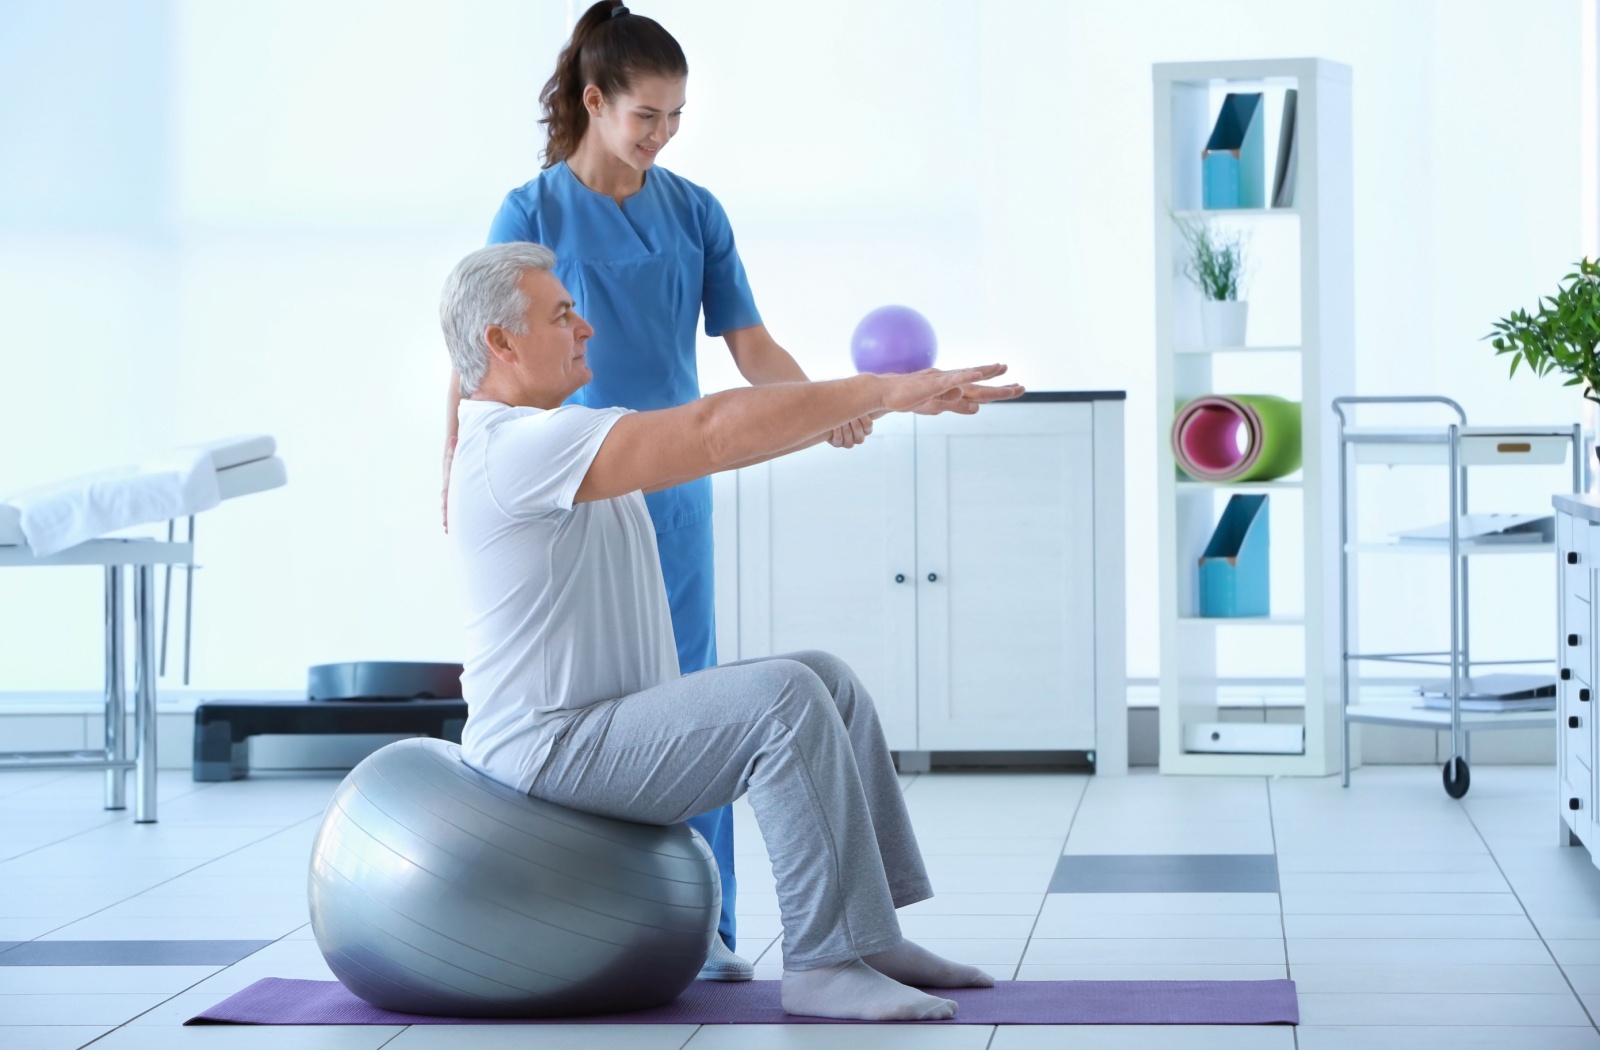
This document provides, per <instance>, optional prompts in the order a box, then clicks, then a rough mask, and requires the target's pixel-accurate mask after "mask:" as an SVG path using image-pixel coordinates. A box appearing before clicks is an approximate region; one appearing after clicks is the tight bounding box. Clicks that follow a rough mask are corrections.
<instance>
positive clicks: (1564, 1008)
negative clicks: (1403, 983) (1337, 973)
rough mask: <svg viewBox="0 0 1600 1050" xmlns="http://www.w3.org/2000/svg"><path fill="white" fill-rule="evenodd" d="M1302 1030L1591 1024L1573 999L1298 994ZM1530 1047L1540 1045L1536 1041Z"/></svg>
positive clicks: (1494, 996) (1531, 996)
mask: <svg viewBox="0 0 1600 1050" xmlns="http://www.w3.org/2000/svg"><path fill="white" fill-rule="evenodd" d="M1300 1023H1301V1024H1303V1025H1447V1026H1454V1025H1469V1026H1476V1025H1530V1026H1540V1027H1543V1026H1546V1025H1549V1026H1554V1027H1562V1026H1567V1027H1576V1026H1580V1025H1586V1024H1588V1023H1589V1018H1588V1015H1587V1014H1585V1013H1584V1011H1583V1007H1582V1005H1581V1004H1580V1003H1579V1002H1578V999H1577V997H1576V996H1574V995H1572V994H1571V993H1570V992H1569V993H1567V994H1566V995H1520V994H1516V993H1504V994H1499V995H1462V994H1450V995H1420V994H1398V995H1397V994H1386V993H1372V992H1361V993H1356V994H1344V993H1338V994H1328V993H1322V992H1302V993H1301V994H1300ZM1528 1045H1529V1046H1541V1047H1542V1046H1543V1044H1542V1043H1540V1042H1538V1041H1535V1042H1533V1043H1530V1044H1528Z"/></svg>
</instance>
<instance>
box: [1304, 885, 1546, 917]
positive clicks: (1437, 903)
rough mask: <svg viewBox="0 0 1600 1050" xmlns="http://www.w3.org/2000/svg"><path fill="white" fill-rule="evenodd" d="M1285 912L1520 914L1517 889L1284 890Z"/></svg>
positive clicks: (1342, 913) (1324, 913)
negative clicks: (1466, 891) (1515, 890)
mask: <svg viewBox="0 0 1600 1050" xmlns="http://www.w3.org/2000/svg"><path fill="white" fill-rule="evenodd" d="M1283 913H1284V914H1285V915H1521V914H1523V911H1522V904H1521V902H1520V901H1518V900H1517V895H1516V894H1514V893H1506V892H1502V893H1366V892H1362V893H1350V892H1344V891H1326V890H1311V891H1304V890H1284V891H1283Z"/></svg>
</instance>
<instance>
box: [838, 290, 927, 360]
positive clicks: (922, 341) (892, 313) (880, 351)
mask: <svg viewBox="0 0 1600 1050" xmlns="http://www.w3.org/2000/svg"><path fill="white" fill-rule="evenodd" d="M938 353H939V340H938V339H936V338H935V337H934V334H933V325H931V324H929V323H928V319H927V318H926V317H923V316H922V315H921V314H919V313H917V312H916V311H915V310H913V309H911V307H909V306H880V307H878V308H877V309H876V310H874V311H872V312H871V313H870V314H868V315H867V316H865V317H863V318H862V319H861V323H860V324H858V325H856V330H855V334H854V335H852V336H851V337H850V360H852V361H853V362H855V366H856V371H857V372H878V373H885V372H897V373H902V374H903V373H906V372H920V371H922V370H923V369H924V368H932V367H933V360H934V358H935V357H936V356H938Z"/></svg>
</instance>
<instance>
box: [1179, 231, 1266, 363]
mask: <svg viewBox="0 0 1600 1050" xmlns="http://www.w3.org/2000/svg"><path fill="white" fill-rule="evenodd" d="M1178 229H1179V231H1180V232H1181V233H1182V234H1183V241H1184V244H1185V245H1186V246H1187V248H1188V257H1187V258H1186V259H1185V260H1184V266H1183V272H1184V274H1185V275H1186V276H1187V277H1188V278H1189V280H1191V281H1193V282H1194V284H1195V287H1197V288H1199V289H1200V295H1201V297H1202V301H1201V303H1200V331H1201V334H1202V336H1203V337H1204V339H1205V345H1207V346H1243V345H1244V335H1245V324H1246V320H1247V318H1248V316H1249V309H1250V304H1249V303H1247V302H1246V301H1244V300H1243V299H1240V298H1239V283H1240V278H1241V277H1242V276H1243V273H1244V246H1245V240H1246V238H1245V235H1244V234H1243V233H1239V232H1232V233H1230V232H1226V231H1222V230H1217V229H1213V228H1212V226H1211V225H1210V224H1209V223H1206V222H1204V221H1203V220H1200V219H1179V220H1178Z"/></svg>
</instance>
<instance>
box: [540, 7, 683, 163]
mask: <svg viewBox="0 0 1600 1050" xmlns="http://www.w3.org/2000/svg"><path fill="white" fill-rule="evenodd" d="M688 75H689V62H688V60H687V59H686V58H684V55H683V49H682V48H681V47H679V46H678V42H677V41H676V40H674V39H673V37H672V34H671V33H668V32H667V31H666V30H665V29H663V28H662V27H661V24H660V23H659V22H657V21H656V20H655V19H653V18H646V17H644V16H643V15H636V14H634V13H633V12H632V11H630V10H629V9H628V8H627V7H626V6H625V5H624V4H623V0H599V2H598V3H596V4H594V5H592V6H591V7H590V8H589V9H588V10H587V11H585V12H584V13H583V17H582V18H580V19H578V24H577V25H575V26H573V27H572V36H571V37H570V38H569V39H568V40H567V43H566V46H565V47H563V48H562V49H561V53H560V54H559V55H557V56H556V69H555V72H554V73H552V74H551V75H550V79H549V80H547V81H545V85H544V89H543V90H542V91H540V92H539V105H540V106H541V107H542V108H543V110H544V116H543V117H541V118H540V120H539V123H541V124H544V125H546V129H547V131H548V133H549V136H550V138H549V141H548V143H547V144H546V146H545V149H544V154H543V157H544V166H545V167H547V168H548V167H551V166H552V165H555V164H559V163H560V162H562V161H564V160H566V159H567V158H568V157H570V156H572V153H573V151H574V150H576V149H577V148H578V143H579V142H581V141H583V133H584V132H585V131H587V130H588V128H589V112H588V110H586V109H585V108H584V105H583V91H584V88H586V87H588V86H589V85H590V84H593V85H595V86H596V87H598V88H599V89H600V93H601V94H602V95H604V96H605V97H606V98H607V99H612V98H615V97H616V96H617V95H619V94H622V93H625V92H626V91H627V90H628V89H629V88H630V87H631V86H632V84H633V79H634V78H635V77H637V76H662V77H685V76H688Z"/></svg>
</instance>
